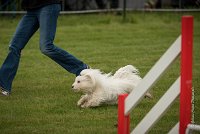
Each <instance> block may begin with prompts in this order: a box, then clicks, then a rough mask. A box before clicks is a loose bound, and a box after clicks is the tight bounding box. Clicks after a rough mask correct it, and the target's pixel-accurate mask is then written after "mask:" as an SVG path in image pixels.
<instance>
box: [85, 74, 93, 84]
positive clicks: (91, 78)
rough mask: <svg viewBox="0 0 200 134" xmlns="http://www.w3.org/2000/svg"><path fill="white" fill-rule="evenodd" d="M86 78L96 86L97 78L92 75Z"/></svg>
mask: <svg viewBox="0 0 200 134" xmlns="http://www.w3.org/2000/svg"><path fill="white" fill-rule="evenodd" d="M85 77H86V79H87V80H89V81H91V82H92V83H93V84H94V85H95V78H94V77H93V76H92V75H90V74H87V75H85Z"/></svg>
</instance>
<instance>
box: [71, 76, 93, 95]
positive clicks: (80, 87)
mask: <svg viewBox="0 0 200 134" xmlns="http://www.w3.org/2000/svg"><path fill="white" fill-rule="evenodd" d="M94 88H95V81H94V79H93V78H92V77H91V76H90V75H83V76H77V77H76V79H75V82H74V83H73V84H72V89H73V90H74V91H75V92H83V93H91V92H93V90H94Z"/></svg>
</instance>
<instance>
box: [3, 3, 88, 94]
mask: <svg viewBox="0 0 200 134" xmlns="http://www.w3.org/2000/svg"><path fill="white" fill-rule="evenodd" d="M60 9H61V6H60V5H59V4H52V5H47V6H44V7H42V8H38V9H34V10H31V11H27V13H26V14H25V15H24V16H23V18H22V19H21V21H20V22H19V24H18V26H17V29H16V32H15V34H14V37H13V39H12V40H11V42H10V45H9V53H8V56H7V57H6V59H5V61H4V63H3V65H2V67H1V69H0V86H1V87H2V88H3V89H4V90H6V91H8V92H11V87H12V82H13V79H14V77H15V75H16V72H17V69H18V65H19V61H20V55H21V51H22V49H23V48H24V47H25V46H26V44H27V42H28V41H29V39H30V38H31V37H32V35H33V34H34V33H35V32H36V31H37V30H38V29H39V31H40V50H41V52H42V53H43V54H45V55H46V56H48V57H49V58H51V59H52V60H54V61H55V62H56V63H58V64H59V65H61V66H62V67H63V68H64V69H66V70H67V71H69V72H71V73H73V74H75V75H79V74H80V72H81V71H82V70H83V69H85V68H87V65H86V64H84V63H83V62H82V61H80V60H78V59H77V58H75V57H74V56H73V55H71V54H69V53H68V52H66V51H64V50H62V49H61V48H59V47H57V46H55V45H54V44H53V41H54V37H55V33H56V25H57V18H58V15H59V12H60Z"/></svg>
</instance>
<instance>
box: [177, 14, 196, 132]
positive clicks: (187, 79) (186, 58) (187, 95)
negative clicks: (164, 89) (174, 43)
mask: <svg viewBox="0 0 200 134" xmlns="http://www.w3.org/2000/svg"><path fill="white" fill-rule="evenodd" d="M181 38H182V39H181V86H180V87H181V91H180V126H179V134H185V132H186V128H187V125H188V124H189V123H191V109H192V103H191V100H192V48H193V16H183V17H182V35H181Z"/></svg>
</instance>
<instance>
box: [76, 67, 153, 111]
mask: <svg viewBox="0 0 200 134" xmlns="http://www.w3.org/2000/svg"><path fill="white" fill-rule="evenodd" d="M141 79H142V78H141V77H140V76H139V71H138V69H136V68H135V67H134V66H132V65H127V66H125V67H122V68H120V69H119V70H117V71H116V73H115V74H114V75H111V74H110V73H109V74H105V73H102V72H101V71H100V70H98V69H85V70H83V71H82V72H81V73H80V76H77V77H76V79H75V82H74V83H73V84H72V89H73V90H74V91H77V92H82V93H84V95H83V96H81V98H80V100H79V101H78V103H77V105H78V106H81V107H82V108H86V107H96V106H99V105H101V104H116V103H117V99H118V95H119V94H124V93H130V92H131V91H132V90H133V89H134V88H135V87H136V86H137V85H138V83H139V82H140V81H141ZM147 96H148V97H150V98H151V94H149V93H147Z"/></svg>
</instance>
